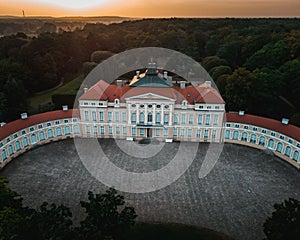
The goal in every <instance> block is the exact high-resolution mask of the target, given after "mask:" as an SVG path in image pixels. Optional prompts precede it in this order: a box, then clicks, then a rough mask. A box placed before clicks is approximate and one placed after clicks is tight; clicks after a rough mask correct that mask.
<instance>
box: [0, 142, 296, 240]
mask: <svg viewBox="0 0 300 240" xmlns="http://www.w3.org/2000/svg"><path fill="white" fill-rule="evenodd" d="M82 141H83V140H82ZM118 142H119V141H114V140H113V139H105V140H103V139H100V140H99V144H100V146H101V148H102V150H103V153H105V155H106V156H107V157H108V158H109V159H110V161H111V162H112V163H113V164H114V165H115V166H118V167H119V168H121V169H124V170H127V171H130V172H136V173H146V172H151V171H155V170H158V169H160V168H162V167H163V166H166V165H167V164H168V163H169V162H170V160H171V159H172V158H174V156H175V155H176V152H177V151H178V149H179V148H180V143H178V142H174V143H167V144H160V143H159V142H153V143H152V144H149V145H148V144H140V145H139V146H138V143H137V142H125V141H124V143H123V145H122V146H123V147H124V146H125V147H126V149H127V150H128V149H129V150H130V149H131V153H132V154H129V153H130V151H129V152H127V153H126V151H124V149H122V147H120V144H119V143H118ZM89 147H90V148H91V149H88V148H89ZM86 148H87V152H93V149H92V148H93V145H92V144H86ZM151 148H153V149H155V148H156V149H158V150H159V151H158V152H157V153H155V154H154V153H153V154H152V155H153V156H151V157H148V158H145V157H144V156H143V153H144V152H147V151H148V152H149V153H151V152H153V150H152V149H151ZM208 148H209V144H204V143H202V144H199V146H198V150H197V154H196V157H195V160H194V161H193V162H192V164H191V166H190V167H189V168H188V169H187V170H186V171H185V173H184V174H183V175H182V176H181V177H180V178H178V179H177V180H176V181H175V182H173V183H171V184H170V185H168V186H166V187H164V188H162V189H160V190H157V191H153V192H148V193H128V192H120V193H121V194H122V195H124V196H125V200H126V202H127V204H128V205H131V206H133V207H134V208H135V209H136V212H137V214H138V219H137V220H138V221H141V222H166V223H182V224H189V225H194V226H199V227H205V228H209V229H212V230H215V231H220V232H223V233H225V234H227V235H229V236H231V237H233V238H235V239H249V240H250V239H262V238H263V237H264V234H263V223H264V221H265V219H266V218H267V217H268V216H270V215H271V213H272V211H273V204H274V203H278V202H281V201H283V200H284V199H287V198H289V197H292V198H296V199H299V196H300V189H299V187H298V186H299V184H300V175H299V172H298V171H297V169H295V168H294V167H292V166H290V165H288V164H287V163H285V162H284V161H282V160H280V159H279V158H277V157H275V156H274V155H272V154H270V153H269V152H264V151H260V150H256V149H252V148H248V147H244V146H239V145H234V144H225V145H224V147H223V151H222V153H221V156H220V158H219V160H218V161H217V163H216V165H215V167H214V168H213V169H212V171H211V172H210V173H209V174H208V175H207V176H206V177H204V178H199V177H198V175H199V170H200V168H201V164H202V163H203V160H204V158H205V155H206V152H207V151H208ZM136 149H143V150H139V151H135V150H136ZM0 175H1V176H5V177H6V178H7V179H8V181H9V186H10V187H11V188H12V189H13V190H15V191H17V192H18V193H20V194H21V195H22V197H23V198H24V203H25V204H26V205H28V206H30V207H38V206H39V205H41V203H42V202H44V201H48V202H55V203H57V204H60V203H62V204H64V205H66V206H68V207H70V208H71V210H72V212H73V217H74V222H79V221H80V220H81V219H82V217H83V215H84V212H83V211H82V209H81V208H80V201H81V200H86V198H87V193H88V191H94V192H96V193H98V192H99V193H102V192H104V191H105V190H106V189H107V186H105V185H104V184H102V183H101V182H100V181H98V180H97V179H96V178H95V177H94V176H92V175H91V173H90V172H89V171H88V170H87V169H86V168H85V164H84V163H83V162H82V160H81V158H80V157H79V155H78V153H77V149H76V146H75V144H74V140H72V139H68V140H64V141H59V142H54V143H51V144H47V145H44V146H41V147H38V148H35V149H32V150H31V151H29V152H27V153H25V154H23V155H22V156H20V157H18V158H17V159H15V160H13V161H12V162H11V163H10V164H8V165H7V166H6V167H5V168H4V169H3V170H2V171H1V173H0ZM112 175H114V174H113V173H112ZM116 175H117V173H116ZM112 177H114V176H112ZM131 184H135V183H131Z"/></svg>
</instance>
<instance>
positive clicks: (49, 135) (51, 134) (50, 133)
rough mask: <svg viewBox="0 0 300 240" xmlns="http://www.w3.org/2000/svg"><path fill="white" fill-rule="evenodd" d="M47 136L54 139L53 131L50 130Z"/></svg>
mask: <svg viewBox="0 0 300 240" xmlns="http://www.w3.org/2000/svg"><path fill="white" fill-rule="evenodd" d="M47 135H48V138H53V130H52V129H48V131H47Z"/></svg>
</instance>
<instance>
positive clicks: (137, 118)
mask: <svg viewBox="0 0 300 240" xmlns="http://www.w3.org/2000/svg"><path fill="white" fill-rule="evenodd" d="M139 107H140V105H139V104H136V123H137V124H139V123H140V113H139Z"/></svg>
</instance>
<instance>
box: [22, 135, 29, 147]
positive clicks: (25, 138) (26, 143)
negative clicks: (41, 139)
mask: <svg viewBox="0 0 300 240" xmlns="http://www.w3.org/2000/svg"><path fill="white" fill-rule="evenodd" d="M28 145H29V143H28V138H27V137H24V138H23V146H24V147H27V146H28Z"/></svg>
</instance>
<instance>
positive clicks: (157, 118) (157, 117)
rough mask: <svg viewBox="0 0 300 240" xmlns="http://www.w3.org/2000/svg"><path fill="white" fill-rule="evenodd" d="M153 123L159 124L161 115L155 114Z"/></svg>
mask: <svg viewBox="0 0 300 240" xmlns="http://www.w3.org/2000/svg"><path fill="white" fill-rule="evenodd" d="M177 118H178V117H177ZM155 121H156V123H160V121H161V115H160V113H156V120H155Z"/></svg>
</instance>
